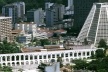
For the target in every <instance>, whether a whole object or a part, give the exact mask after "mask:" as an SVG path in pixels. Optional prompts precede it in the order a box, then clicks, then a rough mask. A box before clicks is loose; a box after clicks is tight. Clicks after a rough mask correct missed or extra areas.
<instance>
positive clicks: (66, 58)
mask: <svg viewBox="0 0 108 72" xmlns="http://www.w3.org/2000/svg"><path fill="white" fill-rule="evenodd" d="M92 51H93V52H94V53H95V51H96V49H80V50H61V51H47V52H31V53H14V54H0V64H1V66H20V65H31V64H40V63H41V62H45V63H47V62H50V61H51V60H52V59H54V60H55V61H56V60H57V57H62V59H63V62H70V61H71V60H73V59H85V58H89V57H90V56H91V52H92Z"/></svg>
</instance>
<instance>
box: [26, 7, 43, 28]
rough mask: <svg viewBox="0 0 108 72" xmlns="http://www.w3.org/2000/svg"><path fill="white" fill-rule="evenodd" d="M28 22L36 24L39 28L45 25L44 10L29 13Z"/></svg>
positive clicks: (32, 10)
mask: <svg viewBox="0 0 108 72" xmlns="http://www.w3.org/2000/svg"><path fill="white" fill-rule="evenodd" d="M27 21H28V22H34V23H36V24H37V26H39V25H41V24H44V11H43V10H42V8H39V9H31V10H29V11H27Z"/></svg>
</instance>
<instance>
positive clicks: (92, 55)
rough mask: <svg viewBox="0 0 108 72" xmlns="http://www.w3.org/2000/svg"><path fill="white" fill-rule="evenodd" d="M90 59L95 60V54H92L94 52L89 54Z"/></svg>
mask: <svg viewBox="0 0 108 72" xmlns="http://www.w3.org/2000/svg"><path fill="white" fill-rule="evenodd" d="M90 58H91V59H94V58H95V54H94V52H93V51H92V52H91V57H90Z"/></svg>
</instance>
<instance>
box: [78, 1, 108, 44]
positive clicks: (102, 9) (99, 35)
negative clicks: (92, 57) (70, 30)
mask: <svg viewBox="0 0 108 72" xmlns="http://www.w3.org/2000/svg"><path fill="white" fill-rule="evenodd" d="M84 39H87V40H88V41H90V42H92V43H94V44H97V43H98V42H99V41H100V39H105V40H106V41H107V43H108V3H94V4H93V6H92V9H91V11H90V13H89V15H88V17H87V19H86V21H85V23H84V25H83V27H82V29H81V32H80V33H79V35H78V38H77V40H78V41H80V42H84Z"/></svg>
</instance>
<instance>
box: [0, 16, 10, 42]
mask: <svg viewBox="0 0 108 72" xmlns="http://www.w3.org/2000/svg"><path fill="white" fill-rule="evenodd" d="M11 30H12V18H11V17H0V40H1V41H2V40H3V39H4V38H7V40H8V41H9V40H10V39H11Z"/></svg>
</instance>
